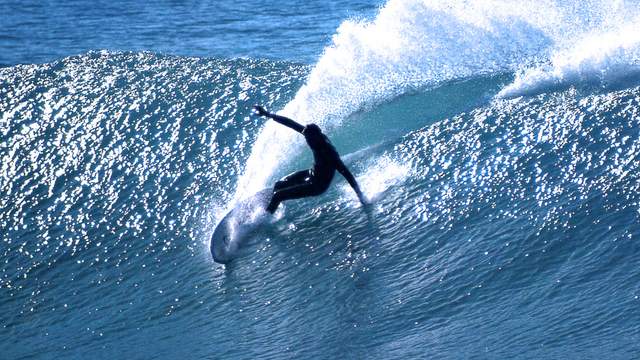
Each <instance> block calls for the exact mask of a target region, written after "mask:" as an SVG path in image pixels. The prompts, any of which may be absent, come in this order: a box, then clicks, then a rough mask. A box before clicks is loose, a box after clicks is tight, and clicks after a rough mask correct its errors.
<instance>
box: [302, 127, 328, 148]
mask: <svg viewBox="0 0 640 360" xmlns="http://www.w3.org/2000/svg"><path fill="white" fill-rule="evenodd" d="M302 134H303V135H304V137H305V138H306V139H307V141H308V142H309V144H311V145H320V144H322V143H324V142H326V137H325V136H324V134H323V133H322V130H320V126H318V125H316V124H309V125H307V126H305V127H304V130H302Z"/></svg>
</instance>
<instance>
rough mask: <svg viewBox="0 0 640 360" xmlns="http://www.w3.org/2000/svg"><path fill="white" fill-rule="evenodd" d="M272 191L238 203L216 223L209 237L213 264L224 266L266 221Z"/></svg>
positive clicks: (264, 191) (256, 194) (262, 192)
mask: <svg viewBox="0 0 640 360" xmlns="http://www.w3.org/2000/svg"><path fill="white" fill-rule="evenodd" d="M272 195H273V189H272V188H267V189H263V190H260V191H259V192H257V193H255V194H254V195H253V196H250V197H248V198H246V199H244V200H242V201H240V202H239V203H238V204H236V206H235V207H234V208H233V209H231V211H229V212H228V213H227V215H225V217H224V218H223V219H222V220H221V221H220V223H218V226H216V229H215V230H214V231H213V235H211V255H212V256H213V260H214V261H215V262H218V263H221V264H226V263H228V262H229V261H231V260H233V258H234V257H236V255H237V254H238V251H239V249H240V247H241V246H242V245H243V243H244V242H245V241H246V240H247V239H248V238H250V237H251V235H253V234H255V233H256V231H257V230H258V229H259V228H260V227H261V225H263V224H264V223H265V222H267V221H268V219H269V218H270V214H269V213H268V212H267V211H266V208H267V205H269V201H271V196H272Z"/></svg>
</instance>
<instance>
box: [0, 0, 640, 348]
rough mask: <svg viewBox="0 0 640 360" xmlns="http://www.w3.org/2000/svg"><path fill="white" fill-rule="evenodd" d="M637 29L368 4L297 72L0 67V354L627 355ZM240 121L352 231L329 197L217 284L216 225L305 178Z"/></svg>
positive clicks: (507, 11)
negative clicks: (316, 186)
mask: <svg viewBox="0 0 640 360" xmlns="http://www.w3.org/2000/svg"><path fill="white" fill-rule="evenodd" d="M637 9H638V6H637V3H623V2H616V3H608V2H607V3H599V2H587V3H584V2H580V3H574V4H573V3H567V2H562V3H556V2H551V1H548V2H544V3H542V4H541V3H540V2H536V3H526V2H525V3H519V4H518V5H517V6H516V5H514V4H511V3H506V2H505V3H503V2H497V1H478V2H473V3H471V4H468V3H465V4H462V3H461V4H449V3H444V2H439V1H393V0H392V1H390V2H388V3H387V4H385V5H384V6H383V7H382V8H380V10H379V13H378V14H377V16H376V17H375V18H373V19H372V20H370V21H364V20H357V21H356V20H347V21H345V22H343V23H342V25H341V26H340V27H339V28H338V30H337V32H336V34H335V35H334V37H333V44H332V45H331V46H329V47H327V48H326V49H325V50H324V53H323V55H322V56H321V57H320V59H319V61H318V62H317V63H316V64H315V65H314V66H307V65H299V64H296V63H291V62H286V61H281V62H278V61H270V60H251V59H248V60H241V59H236V60H229V59H201V58H187V57H179V56H166V55H158V54H154V53H150V52H108V51H100V52H90V53H87V54H84V55H80V56H74V57H67V58H64V59H62V60H59V61H55V62H52V63H49V64H43V65H20V66H14V67H7V68H1V69H0V157H1V158H2V161H1V162H0V189H2V190H3V191H2V193H0V254H1V255H2V257H1V258H0V259H2V261H1V262H0V269H1V270H0V304H2V310H3V311H2V312H1V313H0V346H1V347H2V348H3V356H5V357H7V358H16V359H17V358H33V357H35V358H86V357H87V356H88V355H87V354H91V355H90V357H91V358H98V359H100V358H105V359H106V358H114V357H116V358H120V357H126V358H133V359H147V358H167V359H168V358H225V359H227V358H270V359H271V358H273V359H279V358H287V359H288V358H323V359H325V358H326V359H333V358H380V359H388V358H392V359H406V358H456V359H457V358H487V357H488V358H522V359H540V358H550V359H557V358H576V359H577V358H580V359H583V358H604V357H606V358H613V359H629V358H636V357H638V356H640V349H639V348H638V345H637V344H638V343H640V327H639V326H638V324H639V323H640V306H639V305H640V286H639V282H638V279H640V270H638V267H637V264H638V261H640V245H639V243H638V241H637V239H638V237H639V236H640V195H638V194H640V157H639V154H640V132H639V131H638V129H640V123H639V122H640V117H639V116H638V109H640V86H639V84H640V83H639V82H638V78H637V74H638V70H637V69H638V64H639V61H640V58H639V56H638V41H637V36H636V35H637V30H636V27H634V24H635V23H634V21H635V19H637V14H636V12H637V11H636V10H637ZM634 11H636V12H634ZM254 103H261V104H265V106H267V107H268V108H271V109H275V110H280V112H281V113H283V114H285V115H288V116H292V117H294V118H295V119H297V120H299V121H301V122H303V123H310V122H315V123H318V124H320V125H321V126H322V127H323V128H324V129H326V131H327V133H328V134H329V136H330V137H331V139H332V141H333V143H334V144H335V145H336V147H337V148H338V150H339V151H341V153H342V154H343V155H345V160H346V162H347V163H348V165H349V167H350V168H351V169H352V171H353V172H354V174H355V175H356V177H357V179H358V181H359V182H360V184H361V185H362V187H363V189H364V191H365V193H366V195H367V196H368V197H369V198H371V199H372V200H373V209H372V214H371V216H366V215H365V213H364V212H363V211H362V209H361V208H360V206H359V205H358V204H357V201H356V199H355V196H354V195H353V193H352V191H351V190H350V189H349V188H348V185H346V183H345V181H344V180H342V179H336V180H334V186H333V187H332V188H330V190H329V191H328V192H327V193H326V194H324V195H323V196H321V197H318V198H311V199H304V200H299V201H291V202H287V203H286V204H285V208H284V211H283V214H282V218H280V219H279V220H277V221H276V222H275V223H274V224H273V225H272V226H269V227H266V228H265V229H264V230H263V231H262V232H260V233H259V234H257V236H256V237H255V238H253V239H251V241H250V242H249V243H247V244H245V252H244V253H243V254H242V255H243V256H241V257H239V258H238V259H236V260H235V261H234V262H232V263H231V264H229V265H225V266H222V265H219V264H215V263H214V262H213V261H212V259H211V254H210V253H209V238H210V236H211V233H212V232H213V228H214V227H215V225H216V223H217V222H218V221H219V220H220V219H221V218H222V217H223V216H224V214H225V213H226V211H228V209H230V208H231V207H233V206H234V204H235V203H236V201H237V200H238V199H239V198H241V197H243V196H246V195H249V194H251V193H252V191H253V190H256V189H260V188H262V187H264V186H268V185H269V184H271V183H272V181H274V180H275V179H276V178H278V177H281V176H283V175H286V174H287V173H288V172H291V171H294V170H298V169H300V168H304V167H306V166H309V162H310V161H311V156H310V153H309V151H308V150H306V149H304V147H303V146H302V143H301V142H300V139H299V138H297V137H296V134H295V133H291V132H290V131H289V132H288V131H287V129H282V128H280V127H277V126H275V125H274V124H273V123H271V122H268V123H265V122H264V120H260V119H256V118H255V117H251V116H250V115H249V114H250V108H251V105H253V104H254Z"/></svg>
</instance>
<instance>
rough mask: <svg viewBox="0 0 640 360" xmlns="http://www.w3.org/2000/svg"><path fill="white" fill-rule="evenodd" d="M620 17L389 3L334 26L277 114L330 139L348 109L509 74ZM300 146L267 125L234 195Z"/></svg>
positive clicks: (536, 8)
mask: <svg viewBox="0 0 640 360" xmlns="http://www.w3.org/2000/svg"><path fill="white" fill-rule="evenodd" d="M624 16H626V15H625V9H624V6H622V5H620V4H619V3H618V2H614V3H611V2H608V1H600V2H592V3H588V4H587V3H585V2H584V1H576V2H573V3H571V2H566V1H557V2H556V1H549V0H547V1H524V2H513V1H489V0H485V1H482V0H480V1H473V2H454V3H451V2H448V1H435V0H433V1H427V0H423V1H418V0H413V1H410V0H391V1H389V2H388V3H386V4H385V5H384V7H382V8H381V9H380V11H379V13H378V14H377V16H376V17H375V18H374V19H372V20H370V21H366V20H354V19H351V20H347V21H344V22H343V23H342V24H341V25H340V27H339V28H338V29H337V32H336V34H335V35H334V36H333V41H332V44H331V45H330V46H328V47H327V48H325V50H324V52H323V54H322V56H321V57H320V59H319V60H318V62H317V64H316V65H315V66H314V68H313V69H312V71H311V72H310V74H309V76H308V79H307V82H306V83H305V85H304V86H302V88H301V89H300V90H299V91H298V93H297V94H296V96H295V97H294V99H293V100H292V101H291V102H290V103H288V104H287V105H286V106H285V107H284V109H282V110H281V111H280V113H281V114H282V115H285V116H289V117H291V118H293V119H295V120H297V121H299V122H301V123H303V124H307V123H312V122H313V123H317V124H318V125H320V126H321V127H322V128H323V129H324V130H325V131H327V132H329V134H330V133H331V132H332V131H334V130H335V129H337V128H339V127H340V126H341V124H342V122H343V121H345V119H347V118H348V117H349V115H350V114H352V113H354V112H357V111H361V110H368V109H370V108H372V107H374V106H376V105H377V104H380V103H381V102H384V101H388V100H389V99H392V98H394V97H397V96H399V95H401V94H405V93H410V92H413V91H418V90H421V89H423V88H425V87H429V86H435V85H437V84H439V83H441V82H444V81H448V80H453V79H461V78H468V77H473V76H480V75H486V74H491V73H496V72H504V71H516V70H517V69H518V68H521V67H522V66H528V65H530V64H532V63H534V62H535V61H538V60H539V59H541V58H543V59H544V58H548V56H549V54H550V53H552V51H553V49H556V48H562V47H563V46H565V45H566V44H569V43H571V42H572V41H573V39H575V38H577V37H578V36H580V35H581V34H583V33H585V32H587V31H592V30H594V29H601V28H603V27H606V26H609V25H607V24H608V23H610V22H611V23H616V21H618V20H616V19H620V18H623V17H624ZM360 118H361V119H363V118H364V119H365V120H366V117H360ZM361 128H362V127H361ZM362 135H364V134H355V136H362ZM275 139H277V141H275ZM300 144H302V141H301V139H300V137H299V135H297V134H295V133H294V132H292V131H291V130H289V129H286V128H283V127H282V126H280V125H277V124H274V123H272V122H269V123H268V124H267V125H266V126H265V128H264V130H263V131H262V133H261V134H260V135H259V137H258V139H257V141H256V142H255V144H254V146H253V149H252V152H251V154H250V157H249V159H248V162H247V166H246V168H245V172H244V174H243V176H241V178H240V181H239V184H238V189H237V193H236V194H237V195H236V197H237V196H239V195H240V194H246V193H252V192H255V191H258V190H260V189H261V188H263V187H265V186H266V185H268V184H269V182H270V181H273V179H272V178H273V177H274V175H282V174H279V173H278V171H279V169H280V168H281V167H282V165H283V164H285V163H287V162H288V161H289V160H288V159H289V158H290V157H291V154H296V153H297V152H298V151H299V146H300ZM337 145H338V146H339V144H337Z"/></svg>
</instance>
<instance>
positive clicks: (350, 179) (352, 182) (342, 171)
mask: <svg viewBox="0 0 640 360" xmlns="http://www.w3.org/2000/svg"><path fill="white" fill-rule="evenodd" d="M336 170H338V172H339V173H340V174H342V176H344V178H345V179H347V182H348V183H349V185H351V187H352V188H353V191H355V192H356V195H358V199H359V200H360V203H361V204H362V205H367V204H368V203H369V202H368V201H367V198H365V197H364V194H363V193H362V191H361V190H360V186H358V182H357V181H356V178H355V177H353V174H351V171H349V169H348V168H347V167H346V166H345V165H344V163H343V162H342V160H338V166H336Z"/></svg>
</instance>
